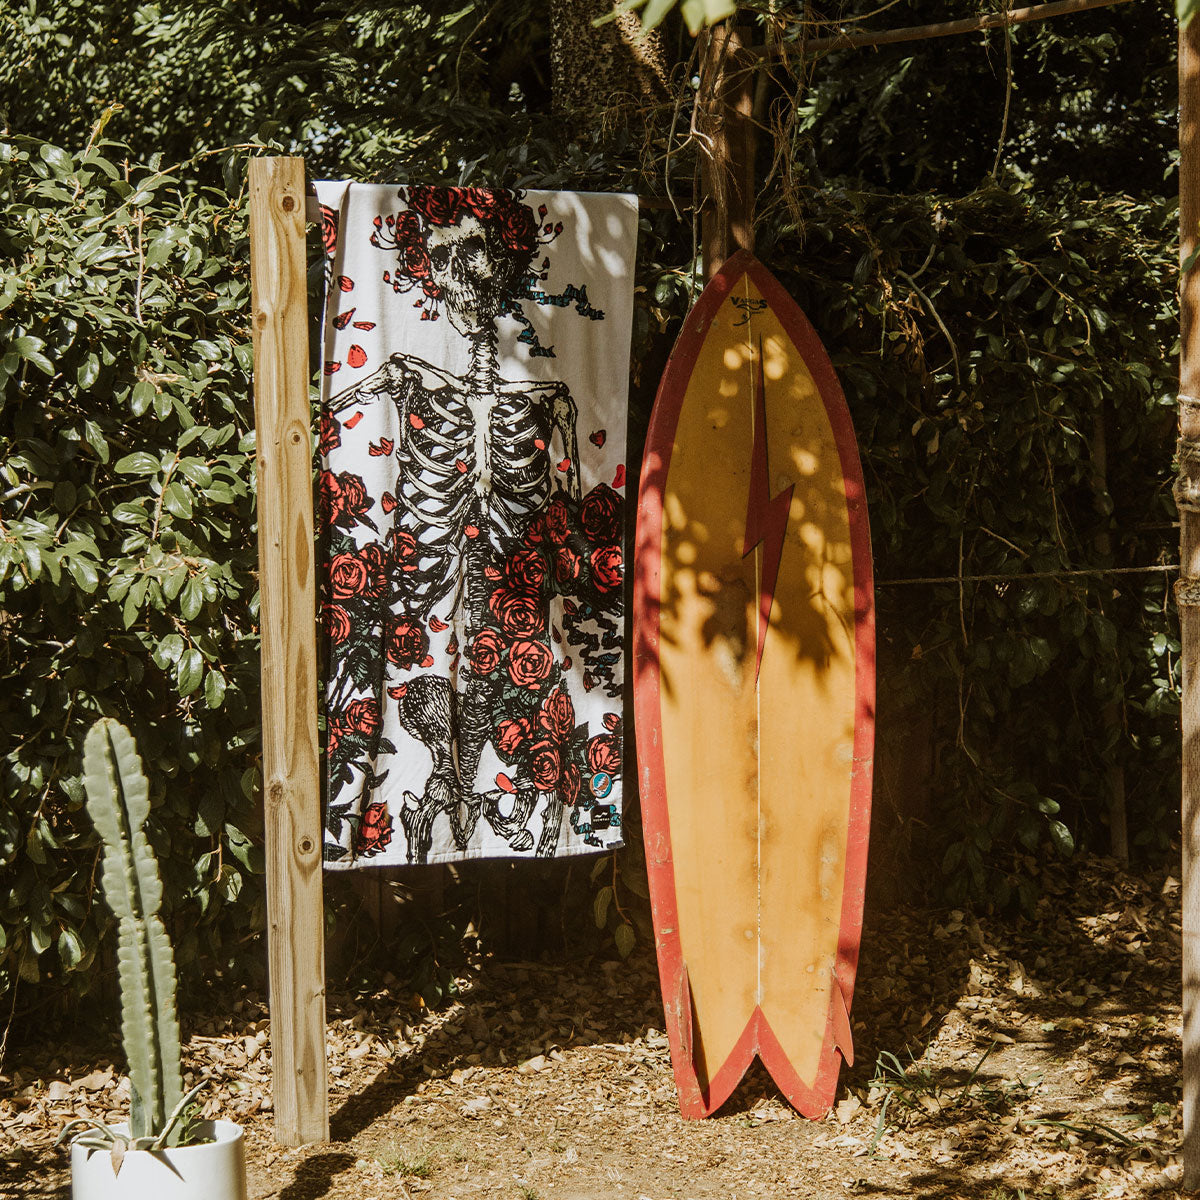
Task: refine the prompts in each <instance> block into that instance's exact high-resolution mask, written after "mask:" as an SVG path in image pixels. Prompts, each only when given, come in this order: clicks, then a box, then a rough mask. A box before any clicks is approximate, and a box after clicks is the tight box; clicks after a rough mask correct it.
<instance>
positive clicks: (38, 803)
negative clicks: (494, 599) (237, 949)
mask: <svg viewBox="0 0 1200 1200" xmlns="http://www.w3.org/2000/svg"><path fill="white" fill-rule="evenodd" d="M0 197H2V204H3V217H0V257H2V260H3V264H4V276H3V284H2V291H0V305H2V311H0V346H2V347H3V352H4V357H3V359H2V360H0V377H2V379H3V384H2V392H0V395H2V398H3V413H4V425H3V432H2V435H0V445H2V447H3V466H2V467H0V471H2V472H3V489H4V490H3V492H2V493H0V506H2V507H0V514H2V519H3V535H4V540H3V542H2V543H0V607H2V608H3V612H4V617H3V620H4V627H5V640H4V646H3V673H4V688H3V694H2V697H0V727H2V728H3V730H4V737H5V747H4V749H5V757H4V790H3V795H2V796H0V860H2V861H3V862H4V864H5V865H4V870H5V875H6V882H7V883H8V884H9V886H6V887H5V888H4V890H3V892H2V893H0V905H2V906H3V908H2V911H0V928H2V929H3V933H2V934H0V938H3V939H4V940H3V941H0V945H2V946H3V951H2V953H3V958H2V960H0V961H2V962H3V968H4V970H5V971H6V973H13V972H16V971H19V972H20V973H21V975H22V977H23V978H25V979H27V980H30V981H32V980H36V979H37V978H38V976H39V974H40V973H41V972H44V971H48V970H65V971H73V972H75V973H76V977H77V979H78V980H80V981H81V982H82V981H83V980H85V979H86V978H88V976H87V974H86V972H87V970H88V969H89V968H90V967H91V965H92V962H93V959H94V957H95V955H96V951H97V947H98V944H99V938H98V931H99V926H100V925H101V924H102V923H103V921H104V920H105V918H102V917H101V916H100V913H99V911H98V910H97V909H96V908H95V905H94V900H95V897H94V895H93V890H94V875H95V869H96V844H95V838H94V835H93V833H92V831H91V829H90V827H89V825H88V823H87V821H86V819H84V818H83V817H82V814H81V810H82V806H83V801H84V796H83V787H82V783H81V779H80V759H79V755H80V751H81V749H82V743H83V733H84V731H85V730H86V728H87V726H88V725H89V724H90V723H91V722H92V721H93V720H94V719H95V718H96V717H97V716H98V715H101V714H105V715H118V716H120V717H122V718H123V719H128V720H129V721H130V722H131V724H133V726H134V728H135V729H136V733H137V737H138V741H139V744H140V746H141V748H142V752H143V754H144V755H145V758H146V761H147V767H148V770H149V774H150V778H151V800H152V804H153V805H154V808H155V816H156V822H155V824H154V825H153V827H152V830H151V837H152V839H153V841H154V846H155V850H156V852H157V854H158V856H159V859H160V861H161V862H162V864H163V873H164V876H165V878H166V887H167V903H168V906H169V907H171V908H174V909H177V910H178V909H179V907H180V904H181V901H182V900H183V899H184V897H188V898H190V899H191V900H192V901H193V903H192V905H191V906H190V907H189V910H188V911H189V916H188V918H187V920H186V921H185V922H183V923H181V924H177V926H176V930H175V940H176V946H177V949H178V954H179V958H180V961H181V963H182V964H187V963H189V962H191V961H193V960H195V958H196V957H197V955H198V954H200V953H201V947H202V946H204V947H205V951H206V952H211V950H212V949H213V946H212V944H211V943H206V937H207V934H208V932H209V931H210V930H211V929H212V927H213V923H214V922H215V921H216V920H217V919H218V918H219V917H224V918H225V920H226V926H225V927H226V929H228V927H229V924H230V922H231V921H232V923H233V925H234V926H235V927H236V926H240V927H242V928H251V927H253V926H254V925H255V924H256V922H257V920H258V915H257V914H256V913H255V910H254V905H253V904H249V905H242V906H236V905H232V904H231V902H233V901H235V900H237V899H238V897H239V894H240V892H241V888H242V882H243V876H244V874H245V872H246V871H247V870H249V869H252V868H253V867H254V866H255V863H256V858H257V851H256V850H255V848H254V846H253V844H252V838H251V832H250V831H251V829H252V811H253V810H252V807H251V804H250V800H249V796H250V794H251V788H250V781H251V777H252V774H253V772H252V766H253V750H252V745H253V743H254V742H255V740H256V738H257V731H256V728H255V727H256V724H257V711H256V709H257V694H258V693H257V666H256V658H255V650H256V645H257V640H256V631H255V626H254V614H253V606H254V597H255V591H256V585H255V580H254V569H255V556H254V540H253V537H252V536H251V530H252V529H253V522H254V509H253V497H252V494H251V459H250V453H251V451H252V449H253V429H252V424H253V423H252V420H251V418H250V416H249V413H248V408H247V394H248V384H249V369H250V364H251V355H250V347H249V345H248V322H247V314H246V306H247V303H248V280H247V273H248V272H247V268H246V264H245V213H244V211H243V208H242V206H241V205H240V204H239V203H237V202H236V201H232V200H231V199H230V198H229V197H226V196H224V195H221V194H219V193H214V192H210V191H208V190H206V189H192V188H187V187H182V186H181V173H180V170H179V169H178V168H176V167H174V166H168V165H166V164H163V165H157V166H155V167H150V166H140V165H139V166H130V165H129V164H128V162H127V150H126V149H125V148H123V147H119V146H116V145H114V144H112V143H109V142H107V141H104V140H99V141H97V142H95V143H94V144H92V145H90V146H88V147H87V148H85V147H83V146H80V147H78V148H77V150H76V152H75V153H74V154H71V153H68V152H67V151H65V150H62V149H58V148H56V147H55V146H52V145H50V144H48V143H45V142H40V141H35V140H32V139H27V138H22V137H16V136H13V137H10V138H9V139H8V140H7V141H5V142H4V144H3V146H0ZM227 905H230V908H229V910H228V911H224V910H225V907H226V906H227ZM39 956H40V958H39Z"/></svg>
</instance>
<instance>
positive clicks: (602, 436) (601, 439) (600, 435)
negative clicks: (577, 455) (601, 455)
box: [588, 429, 608, 447]
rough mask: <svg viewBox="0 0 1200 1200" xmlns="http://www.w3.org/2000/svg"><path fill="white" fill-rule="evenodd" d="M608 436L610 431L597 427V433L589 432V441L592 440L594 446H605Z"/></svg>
mask: <svg viewBox="0 0 1200 1200" xmlns="http://www.w3.org/2000/svg"><path fill="white" fill-rule="evenodd" d="M607 438H608V431H607V430H605V429H597V430H596V432H595V433H589V434H588V441H589V442H591V443H592V445H593V446H597V447H601V446H603V445H604V443H605V440H606V439H607Z"/></svg>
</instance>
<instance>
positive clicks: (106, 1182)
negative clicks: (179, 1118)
mask: <svg viewBox="0 0 1200 1200" xmlns="http://www.w3.org/2000/svg"><path fill="white" fill-rule="evenodd" d="M199 1132H200V1135H201V1136H202V1137H211V1138H215V1139H216V1140H215V1141H212V1142H206V1143H204V1144H203V1145H199V1146H175V1147H172V1148H171V1149H167V1150H130V1151H128V1152H127V1153H126V1155H125V1159H124V1161H123V1162H122V1163H121V1171H120V1174H118V1175H117V1176H115V1177H114V1176H113V1169H112V1157H111V1156H110V1155H109V1153H108V1151H107V1150H90V1149H89V1148H88V1147H86V1146H80V1145H79V1144H78V1143H75V1144H73V1145H72V1146H71V1196H72V1200H246V1157H245V1153H244V1148H243V1141H242V1127H241V1126H240V1125H235V1124H234V1123H233V1122H232V1121H203V1122H201V1124H200V1127H199Z"/></svg>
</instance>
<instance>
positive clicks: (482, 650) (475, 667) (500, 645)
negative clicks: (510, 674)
mask: <svg viewBox="0 0 1200 1200" xmlns="http://www.w3.org/2000/svg"><path fill="white" fill-rule="evenodd" d="M503 653H504V639H503V638H502V637H501V636H500V635H499V634H498V633H497V632H496V631H495V630H494V629H481V630H480V631H479V632H478V633H477V634H476V635H475V640H474V641H473V642H472V643H471V648H470V649H469V650H468V651H467V654H468V656H469V657H470V659H471V670H472V671H474V672H475V674H476V675H490V674H491V673H492V672H493V671H494V670H495V669H496V668H497V667H498V666H499V665H500V656H501V655H502V654H503Z"/></svg>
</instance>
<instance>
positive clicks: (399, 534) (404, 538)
mask: <svg viewBox="0 0 1200 1200" xmlns="http://www.w3.org/2000/svg"><path fill="white" fill-rule="evenodd" d="M393 507H395V503H394V502H393ZM392 559H393V561H394V562H395V564H396V565H397V566H398V567H399V568H400V570H402V571H415V570H416V569H417V539H416V538H415V537H413V535H412V534H411V533H409V532H408V530H407V529H393V530H392Z"/></svg>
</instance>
